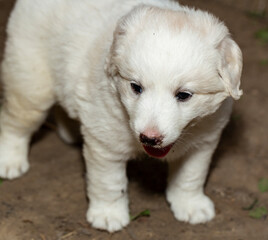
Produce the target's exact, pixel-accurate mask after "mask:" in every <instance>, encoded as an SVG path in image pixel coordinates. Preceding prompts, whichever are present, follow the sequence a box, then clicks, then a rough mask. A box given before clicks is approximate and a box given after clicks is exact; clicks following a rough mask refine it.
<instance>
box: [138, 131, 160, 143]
mask: <svg viewBox="0 0 268 240" xmlns="http://www.w3.org/2000/svg"><path fill="white" fill-rule="evenodd" d="M140 141H141V142H142V143H144V144H146V145H150V146H156V145H160V144H161V143H162V141H163V137H162V136H153V137H149V136H147V135H145V134H143V133H141V134H140Z"/></svg>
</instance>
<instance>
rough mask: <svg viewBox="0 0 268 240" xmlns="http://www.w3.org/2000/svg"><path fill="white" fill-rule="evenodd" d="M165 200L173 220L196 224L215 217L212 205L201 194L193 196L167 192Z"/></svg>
mask: <svg viewBox="0 0 268 240" xmlns="http://www.w3.org/2000/svg"><path fill="white" fill-rule="evenodd" d="M167 199H168V201H169V203H170V205H171V210H172V211H173V213H174V216H175V218H176V219H178V220H179V221H183V222H189V223H191V224H198V223H205V222H208V221H210V220H212V219H213V218H214V217H215V209H214V204H213V202H212V201H211V200H210V199H209V198H208V197H207V196H205V195H204V194H203V193H198V194H195V195H193V194H189V193H186V194H183V193H180V194H178V193H172V192H168V195H167Z"/></svg>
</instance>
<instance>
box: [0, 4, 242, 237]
mask: <svg viewBox="0 0 268 240" xmlns="http://www.w3.org/2000/svg"><path fill="white" fill-rule="evenodd" d="M7 31H8V39H7V42H6V49H5V55H4V61H3V64H2V78H3V84H4V94H5V99H4V104H3V106H2V110H1V125H0V127H1V135H0V177H2V178H8V179H13V178H16V177H19V176H21V175H22V174H23V173H25V172H26V171H27V170H28V168H29V163H28V161H27V154H28V144H29V141H30V138H31V135H32V134H33V132H34V131H35V130H37V129H38V127H39V126H40V124H41V123H42V122H43V120H44V119H45V117H46V114H47V111H48V110H49V108H50V107H51V106H52V105H53V104H54V103H55V102H57V103H59V104H60V105H61V106H63V107H64V108H65V110H66V111H67V113H68V115H69V116H70V117H71V118H77V119H79V120H80V122H81V125H82V127H81V131H82V134H83V138H84V148H83V153H84V158H85V161H86V167H87V178H88V197H89V200H90V205H89V209H88V212H87V219H88V221H89V222H90V223H91V224H92V226H94V227H96V228H99V229H106V230H108V231H110V232H113V231H117V230H120V229H122V228H123V227H124V226H126V225H127V224H128V223H129V211H128V197H127V178H126V172H125V169H126V163H127V160H128V159H130V158H134V157H135V156H137V154H140V153H143V152H147V154H148V155H150V156H152V157H156V158H163V159H166V160H167V161H168V162H169V163H170V175H169V185H168V188H167V199H168V201H169V203H170V205H171V209H172V211H173V212H174V215H175V217H176V218H177V219H178V220H180V221H186V222H190V223H192V224H196V223H204V222H207V221H209V220H211V219H212V218H213V217H214V215H215V212H214V206H213V203H212V201H211V200H210V199H209V198H208V197H207V196H205V195H204V192H203V185H204V182H205V179H206V175H207V171H208V168H209V163H210V160H211V156H212V155H213V152H214V150H215V148H216V146H217V144H218V142H219V138H220V135H221V132H222V129H223V128H224V126H225V125H226V123H227V122H228V119H229V116H230V112H231V108H232V98H234V99H238V98H239V97H240V95H241V94H242V91H241V90H239V85H240V76H241V69H242V57H241V51H240V49H239V47H238V46H237V44H236V43H235V42H234V41H233V40H232V39H231V38H230V35H229V32H228V30H227V28H226V27H225V26H224V24H223V23H222V22H220V21H219V20H218V19H217V18H215V17H214V16H212V15H211V14H209V13H207V12H203V11H200V10H194V9H190V8H187V7H182V6H180V5H179V4H177V3H175V2H170V1H168V0H135V1H134V0H98V1H93V0H80V1H76V0H46V1H41V0H40V1H36V0H28V1H23V0H18V1H17V4H16V6H15V9H14V11H13V12H12V14H11V17H10V20H9V24H8V29H7Z"/></svg>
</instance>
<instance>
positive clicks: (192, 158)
mask: <svg viewBox="0 0 268 240" xmlns="http://www.w3.org/2000/svg"><path fill="white" fill-rule="evenodd" d="M216 146H217V144H216V143H212V144H211V145H208V144H207V145H204V146H202V147H201V148H198V149H194V150H191V151H190V152H188V153H187V155H186V156H185V157H184V159H183V162H182V163H181V164H180V163H179V162H171V163H170V165H169V174H170V175H169V185H168V188H167V200H168V201H169V203H170V205H171V209H172V211H173V213H174V215H175V217H176V218H177V219H178V220H179V221H184V222H189V223H191V224H197V223H205V222H207V221H210V220H211V219H212V218H213V217H214V216H215V210H214V204H213V202H212V201H211V200H210V199H209V198H208V197H207V196H206V195H205V194H204V192H203V185H204V183H205V180H206V176H207V172H208V169H209V164H210V160H211V157H212V154H213V152H214V150H215V148H216Z"/></svg>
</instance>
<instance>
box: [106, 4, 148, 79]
mask: <svg viewBox="0 0 268 240" xmlns="http://www.w3.org/2000/svg"><path fill="white" fill-rule="evenodd" d="M150 9H152V7H150V6H146V5H143V4H141V5H139V6H137V7H135V8H133V9H132V10H131V11H130V12H129V13H128V14H126V15H125V16H123V17H121V18H120V19H119V21H118V22H117V25H116V28H115V31H114V34H113V42H112V45H111V48H110V52H109V54H108V56H107V58H106V64H105V71H106V73H107V74H108V75H109V76H111V77H114V76H115V75H116V74H117V73H118V68H117V64H118V63H119V62H121V63H122V62H125V60H124V59H121V55H122V53H123V52H124V51H125V46H126V45H127V44H128V43H129V41H128V40H126V36H127V35H133V32H135V31H136V29H137V26H140V25H141V22H142V19H144V17H145V16H146V14H147V12H148V11H149V10H150ZM131 33H132V34H131ZM124 40H125V41H124Z"/></svg>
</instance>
